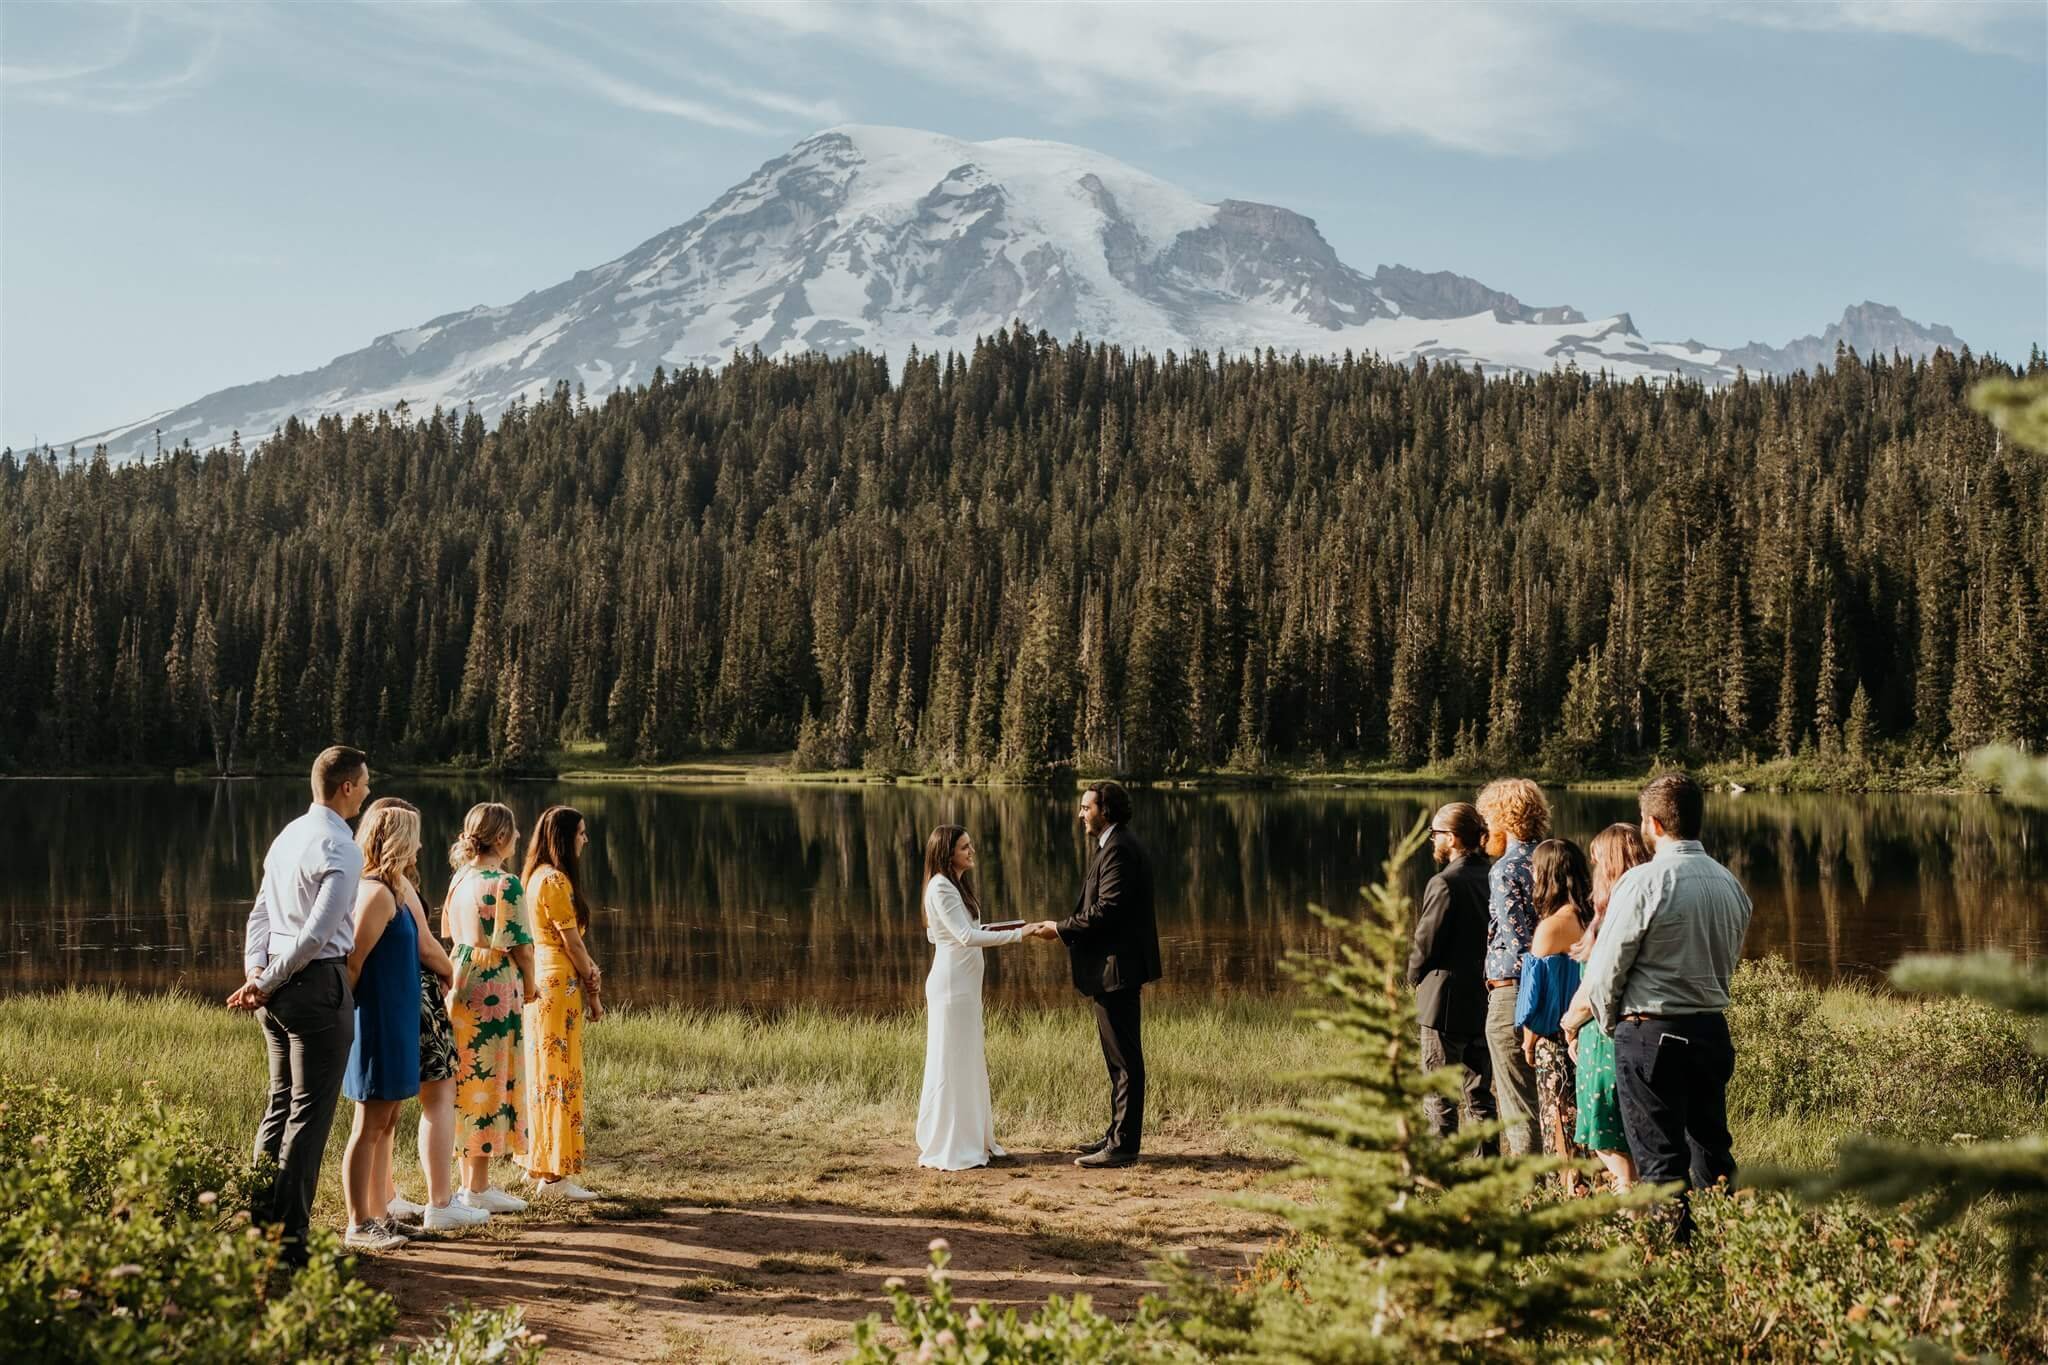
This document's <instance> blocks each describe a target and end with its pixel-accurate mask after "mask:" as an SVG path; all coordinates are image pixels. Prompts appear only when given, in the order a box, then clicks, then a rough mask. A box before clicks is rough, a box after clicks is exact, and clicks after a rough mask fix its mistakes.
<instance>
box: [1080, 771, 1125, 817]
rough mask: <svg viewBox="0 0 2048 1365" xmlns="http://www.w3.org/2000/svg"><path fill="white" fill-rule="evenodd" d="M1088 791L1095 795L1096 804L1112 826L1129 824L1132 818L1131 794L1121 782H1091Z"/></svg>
mask: <svg viewBox="0 0 2048 1365" xmlns="http://www.w3.org/2000/svg"><path fill="white" fill-rule="evenodd" d="M1087 790H1089V791H1091V792H1094V793H1095V804H1096V806H1097V807H1098V808H1099V809H1100V810H1101V811H1102V814H1103V817H1104V818H1105V819H1107V820H1108V821H1109V823H1111V824H1112V825H1122V824H1127V823H1129V821H1130V818H1131V794H1130V793H1129V792H1127V791H1125V790H1124V788H1123V784H1122V783H1121V782H1110V781H1107V780H1104V781H1101V782H1090V783H1089V784H1088V786H1087Z"/></svg>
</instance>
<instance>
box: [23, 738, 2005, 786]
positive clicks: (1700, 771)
mask: <svg viewBox="0 0 2048 1365" xmlns="http://www.w3.org/2000/svg"><path fill="white" fill-rule="evenodd" d="M371 757H372V761H373V762H375V760H376V755H374V754H373V755H372V756H371ZM796 758H797V755H796V752H795V751H794V750H783V751H771V752H758V753H707V754H702V755H696V756H693V757H687V758H679V759H675V760H672V761H669V762H661V763H639V762H632V761H628V760H622V759H616V758H613V757H612V756H610V755H609V754H607V753H606V752H605V750H604V747H603V745H601V744H598V743H595V742H589V743H580V744H571V745H568V746H567V747H565V748H563V749H561V750H559V751H556V752H554V753H551V754H550V755H548V757H547V759H546V761H544V762H542V763H538V764H535V765H534V766H532V767H531V768H527V769H517V770H508V769H506V768H503V767H500V766H493V765H487V764H475V765H468V764H453V763H428V764H407V763H404V762H402V761H398V762H390V763H385V764H380V765H378V767H377V771H378V772H380V773H383V774H385V775H387V776H390V777H412V778H435V779H444V780H465V779H485V780H488V779H498V778H507V779H510V780H513V781H539V782H568V783H579V782H633V783H649V784H675V785H698V786H717V785H728V784H729V785H754V786H888V785H895V786H932V787H939V786H962V787H987V788H1001V787H1026V788H1028V787H1048V786H1049V787H1054V788H1059V787H1062V786H1064V785H1066V784H1068V783H1071V784H1072V785H1073V786H1075V787H1079V786H1081V785H1083V784H1085V783H1087V782H1089V781H1092V780H1093V779H1094V778H1096V777H1100V776H1110V775H1111V774H1105V773H1095V772H1092V771H1090V772H1083V771H1080V770H1076V769H1062V770H1059V771H1058V772H1056V773H1054V774H1051V775H1049V776H1045V777H1039V778H1032V779H1017V778H1007V777H1003V776H999V775H995V774H988V773H959V772H941V771H917V770H904V769H896V768H804V767H799V766H798V765H797V763H796ZM1662 766H1664V765H1660V764H1658V763H1655V762H1645V763H1641V764H1636V765H1632V766H1629V767H1625V768H1615V769H1610V770H1603V771H1598V772H1592V773H1570V772H1552V771H1547V770H1545V769H1544V768H1543V767H1542V766H1541V765H1540V764H1538V765H1533V766H1530V767H1528V768H1526V769H1518V770H1517V771H1518V772H1521V773H1522V774H1523V775H1525V776H1528V777H1530V778H1533V779H1534V780H1536V781H1537V782H1540V783H1542V784H1543V785H1544V786H1546V787H1551V788H1560V789H1563V790H1568V791H1585V792H1617V793H1633V792H1635V791H1637V790H1639V789H1640V788H1641V787H1642V785H1643V783H1644V782H1645V781H1647V780H1648V779H1649V777H1650V776H1651V775H1652V774H1654V773H1655V772H1657V771H1659V770H1660V768H1661V767H1662ZM1689 770H1690V771H1692V772H1693V773H1694V774H1695V775H1697V776H1698V777H1699V778H1700V780H1701V781H1702V782H1704V783H1706V784H1707V787H1708V789H1709V790H1710V791H1720V792H1728V791H1730V790H1732V789H1735V788H1740V789H1741V790H1743V791H1757V792H1798V793H1872V794H1909V795H1930V796H1977V795H1985V794H1989V793H1994V792H1996V791H1997V790H1998V783H1997V781H1996V779H1995V778H1990V777H1987V776H1982V775H1979V773H1978V771H1977V770H1976V769H1975V768H1974V767H1973V766H1972V765H1971V764H1970V763H1969V762H1968V761H1967V760H1958V761H1954V762H1951V761H1948V760H1913V759H1900V760H1896V761H1880V762H1878V763H1866V762H1862V761H1856V760H1851V759H1850V758H1848V757H1847V756H1846V755H1835V756H1832V757H1823V756H1819V755H1811V754H1809V755H1802V756H1799V757H1795V758H1773V759H1757V760H1737V761H1730V762H1721V763H1705V764H1700V765H1698V766H1695V767H1692V768H1691V769H1689ZM1491 775H1497V774H1495V773H1494V770H1493V769H1492V767H1491V766H1483V767H1479V768H1472V767H1466V766H1461V765H1458V764H1454V763H1441V764H1430V765H1424V766H1421V767H1401V766H1398V765H1395V764H1392V763H1387V762H1354V761H1347V760H1344V759H1339V760H1336V761H1334V762H1323V761H1294V762H1275V763H1272V764H1269V765H1267V766H1265V767H1262V768H1257V769H1242V768H1218V769H1210V770H1203V771H1191V772H1185V773H1177V774H1170V775H1160V776H1154V777H1152V778H1149V779H1147V778H1131V777H1123V778H1119V780H1120V781H1123V782H1124V784H1125V785H1126V786H1133V787H1147V788H1155V789H1166V790H1184V791H1264V790H1290V789H1293V790H1311V791H1312V790H1318V789H1323V790H1342V789H1349V788H1368V789H1375V790H1389V791H1401V790H1426V789H1437V788H1443V787H1462V786H1475V785H1478V784H1480V783H1483V782H1484V780H1485V779H1486V778H1487V777H1488V776H1491ZM303 776H304V774H303V773H302V772H301V771H300V770H299V769H298V768H296V767H292V768H286V767H283V766H272V765H257V766H254V767H252V768H250V769H248V770H247V771H237V772H231V773H225V774H223V773H216V772H211V771H208V770H206V769H202V768H191V767H181V768H175V769H164V768H150V767H141V766H134V767H123V766H113V767H107V768H90V767H88V768H84V769H80V770H77V771H68V770H67V771H44V772H0V781H45V780H47V781H64V780H83V779H100V780H109V781H113V780H130V779H134V780H148V779H162V778H175V779H176V780H178V781H181V782H212V781H223V780H225V781H242V780H248V779H256V778H286V777H289V778H300V777H303Z"/></svg>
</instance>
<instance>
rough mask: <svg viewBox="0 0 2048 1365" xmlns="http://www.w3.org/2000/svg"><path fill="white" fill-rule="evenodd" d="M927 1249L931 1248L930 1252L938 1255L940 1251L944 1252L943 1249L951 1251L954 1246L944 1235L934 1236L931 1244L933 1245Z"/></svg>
mask: <svg viewBox="0 0 2048 1365" xmlns="http://www.w3.org/2000/svg"><path fill="white" fill-rule="evenodd" d="M927 1249H928V1250H929V1251H930V1252H931V1253H932V1254H933V1255H935V1256H936V1255H937V1254H938V1253H940V1252H942V1251H951V1250H952V1249H953V1248H952V1245H951V1244H950V1243H948V1242H947V1241H946V1239H945V1238H943V1237H934V1238H932V1244H931V1246H930V1247H929V1248H927Z"/></svg>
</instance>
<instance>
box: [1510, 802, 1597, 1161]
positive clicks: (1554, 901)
mask: <svg viewBox="0 0 2048 1365" xmlns="http://www.w3.org/2000/svg"><path fill="white" fill-rule="evenodd" d="M1529 872H1530V883H1531V890H1532V892H1533V896H1532V899H1533V900H1534V901H1535V905H1536V910H1537V913H1539V914H1541V915H1542V916H1543V919H1542V921H1541V922H1540V923H1539V924H1537V926H1536V935H1535V937H1534V938H1533V939H1532V940H1531V941H1530V944H1529V956H1528V957H1526V958H1524V959H1523V961H1522V981H1521V987H1520V992H1519V994H1518V995H1517V996H1516V998H1515V1028H1516V1029H1517V1030H1518V1031H1519V1033H1520V1037H1521V1039H1522V1055H1523V1056H1525V1057H1527V1058H1528V1059H1529V1062H1530V1064H1531V1065H1533V1066H1534V1067H1535V1068H1536V1099H1537V1103H1538V1105H1539V1107H1540V1113H1539V1120H1538V1126H1539V1128H1540V1129H1541V1131H1542V1134H1543V1150H1544V1151H1545V1152H1548V1153H1549V1154H1550V1155H1552V1156H1562V1157H1571V1158H1582V1157H1584V1156H1585V1152H1584V1151H1583V1150H1582V1149H1581V1148H1580V1147H1579V1145H1578V1143H1577V1142H1576V1141H1575V1140H1574V1136H1573V1133H1574V1129H1575V1128H1576V1127H1577V1125H1578V1098H1577V1092H1578V1077H1577V1075H1576V1074H1575V1070H1574V1068H1573V1065H1572V1057H1571V1052H1570V1051H1569V1050H1568V1049H1567V1047H1566V1045H1565V1039H1564V1029H1563V1027H1562V1025H1561V1024H1560V1022H1559V1021H1560V1019H1561V1018H1562V1017H1563V1015H1564V1012H1565V1009H1566V1007H1567V1006H1569V1005H1570V1004H1571V999H1572V996H1573V995H1574V994H1576V993H1577V991H1578V989H1579V963H1578V960H1577V959H1576V958H1574V957H1573V956H1572V955H1571V947H1572V944H1574V943H1576V942H1577V941H1578V939H1579V936H1580V935H1581V934H1582V933H1584V932H1585V928H1586V926H1587V925H1588V924H1590V923H1591V922H1592V919H1593V875H1592V871H1591V869H1590V868H1589V867H1588V866H1587V863H1586V854H1585V851H1584V850H1583V849H1581V848H1580V847H1579V846H1578V845H1577V844H1575V843H1573V842H1572V841H1571V840H1569V839H1545V840H1544V841H1543V842H1542V843H1540V844H1538V845H1537V846H1536V852H1535V855H1534V856H1533V857H1532V858H1531V859H1530V869H1529ZM1563 1174H1564V1185H1565V1192H1566V1193H1567V1194H1579V1193H1582V1192H1583V1191H1584V1188H1585V1177H1584V1176H1582V1175H1581V1174H1580V1173H1579V1172H1577V1171H1566V1172H1564V1173H1563Z"/></svg>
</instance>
